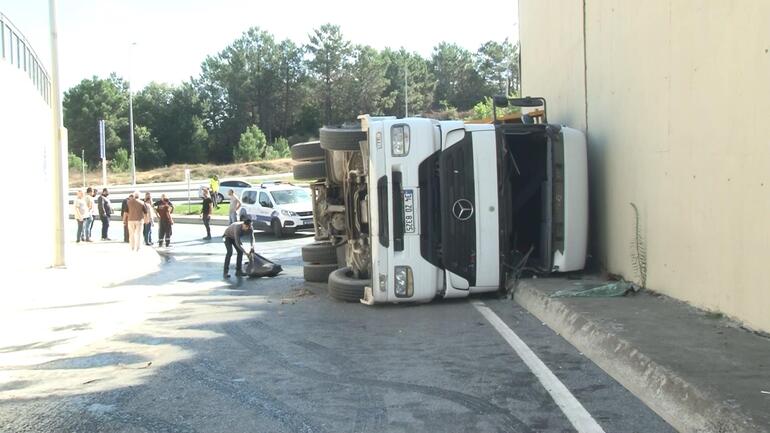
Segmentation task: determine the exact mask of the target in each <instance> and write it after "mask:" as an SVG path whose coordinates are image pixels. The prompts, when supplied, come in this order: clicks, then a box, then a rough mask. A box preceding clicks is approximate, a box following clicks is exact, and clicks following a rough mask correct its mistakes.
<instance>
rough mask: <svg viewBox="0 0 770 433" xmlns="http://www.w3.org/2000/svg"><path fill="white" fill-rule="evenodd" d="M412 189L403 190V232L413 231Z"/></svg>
mask: <svg viewBox="0 0 770 433" xmlns="http://www.w3.org/2000/svg"><path fill="white" fill-rule="evenodd" d="M414 225H415V224H414V190H411V189H405V190H404V232H405V233H414V232H415V231H416V230H415V226H414Z"/></svg>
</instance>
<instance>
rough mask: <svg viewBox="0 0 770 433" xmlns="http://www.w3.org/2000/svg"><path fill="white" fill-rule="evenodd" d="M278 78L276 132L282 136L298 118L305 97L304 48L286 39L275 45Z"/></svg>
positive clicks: (306, 92)
mask: <svg viewBox="0 0 770 433" xmlns="http://www.w3.org/2000/svg"><path fill="white" fill-rule="evenodd" d="M277 52H278V80H279V82H280V86H281V95H280V101H281V102H280V104H279V105H278V107H277V108H278V110H277V114H276V117H277V118H278V125H277V127H278V133H279V134H280V136H282V137H286V136H288V134H289V128H291V127H293V126H294V125H295V122H297V121H298V119H299V113H300V109H301V103H302V100H304V99H306V98H307V95H308V91H307V72H306V70H305V67H304V64H303V55H304V50H303V49H302V48H301V47H298V46H297V45H296V44H295V43H294V42H292V41H290V40H288V39H286V40H283V41H281V43H280V44H278V47H277Z"/></svg>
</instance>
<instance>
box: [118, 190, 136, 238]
mask: <svg viewBox="0 0 770 433" xmlns="http://www.w3.org/2000/svg"><path fill="white" fill-rule="evenodd" d="M133 197H134V193H131V194H129V195H128V197H126V198H124V199H123V201H122V202H120V219H122V220H123V242H125V243H128V220H127V219H126V214H128V201H129V200H131V199H132V198H133Z"/></svg>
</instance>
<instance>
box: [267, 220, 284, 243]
mask: <svg viewBox="0 0 770 433" xmlns="http://www.w3.org/2000/svg"><path fill="white" fill-rule="evenodd" d="M270 228H271V229H272V230H273V236H275V238H276V239H280V238H282V237H283V228H282V227H281V222H280V221H278V220H277V219H276V220H273V221H272V222H271V223H270Z"/></svg>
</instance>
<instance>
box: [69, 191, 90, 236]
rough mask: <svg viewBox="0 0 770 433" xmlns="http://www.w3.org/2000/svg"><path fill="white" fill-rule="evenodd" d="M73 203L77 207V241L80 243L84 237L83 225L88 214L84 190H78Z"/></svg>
mask: <svg viewBox="0 0 770 433" xmlns="http://www.w3.org/2000/svg"><path fill="white" fill-rule="evenodd" d="M72 205H73V206H74V207H75V219H76V220H77V221H78V232H77V238H76V239H77V240H76V241H75V242H77V243H80V241H81V240H82V239H84V237H83V225H84V222H85V219H86V215H87V214H88V205H86V200H85V199H84V198H83V191H82V190H78V192H77V194H76V196H75V201H74V202H73V203H72Z"/></svg>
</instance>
